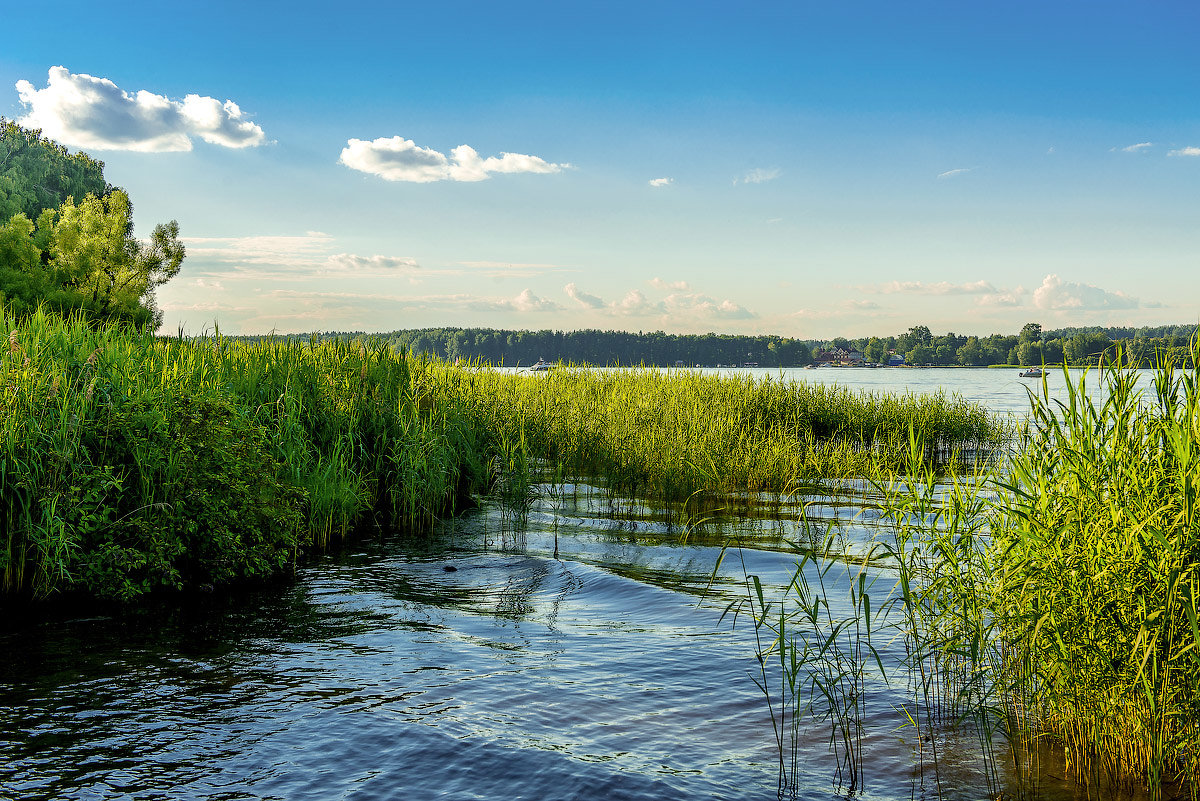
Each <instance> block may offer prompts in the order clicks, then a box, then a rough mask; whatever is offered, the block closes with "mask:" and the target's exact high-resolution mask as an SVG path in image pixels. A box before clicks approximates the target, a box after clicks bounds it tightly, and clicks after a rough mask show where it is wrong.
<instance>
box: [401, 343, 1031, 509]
mask: <svg viewBox="0 0 1200 801" xmlns="http://www.w3.org/2000/svg"><path fill="white" fill-rule="evenodd" d="M422 380H427V381H428V382H429V383H430V384H431V385H436V386H439V387H440V388H441V391H443V392H448V393H450V394H449V395H448V397H451V396H452V397H454V398H455V399H457V400H458V401H459V402H460V403H461V404H462V405H463V406H464V407H466V408H467V409H468V413H469V414H470V415H472V417H473V419H475V420H476V421H477V423H478V425H479V427H481V428H485V429H488V430H490V431H492V432H495V433H496V435H497V436H499V437H502V438H504V439H506V440H509V441H520V442H523V443H525V445H526V447H527V448H528V450H529V452H530V454H532V455H533V456H536V457H539V458H542V459H545V460H547V461H549V462H550V463H553V464H555V465H558V466H560V467H561V468H563V469H566V470H568V471H573V472H575V473H576V474H582V475H588V476H592V477H598V478H600V479H602V480H603V481H604V483H605V484H606V485H607V486H608V488H609V489H610V490H612V491H615V492H623V493H629V494H632V495H636V496H643V497H649V498H656V499H664V500H682V499H685V498H687V497H689V496H690V495H691V494H692V493H695V492H696V491H698V490H704V491H709V492H714V493H730V492H757V491H785V490H787V489H789V488H792V487H794V486H795V485H796V484H797V482H802V481H814V480H819V479H822V478H845V477H850V476H861V475H866V474H869V473H871V472H872V471H877V470H878V469H879V468H880V465H888V464H898V463H900V462H901V461H903V460H905V459H907V449H908V437H909V432H910V431H912V430H915V431H917V432H918V434H919V438H920V441H921V447H922V448H923V451H924V454H925V457H926V458H927V459H928V460H929V461H930V462H936V463H941V464H944V463H948V462H951V461H953V460H955V459H956V458H958V457H959V456H961V455H963V454H968V453H976V452H978V451H987V450H989V449H993V448H996V447H997V446H998V445H999V444H1000V443H1001V442H1002V441H1003V440H1004V438H1005V437H1006V436H1007V434H1008V432H1007V429H1006V428H1005V426H1004V425H1003V424H1002V423H1001V422H999V421H997V420H996V419H995V418H993V417H991V416H989V415H988V414H987V413H986V411H985V410H984V409H983V408H982V407H980V406H977V405H975V404H971V403H968V402H966V401H964V400H962V399H961V398H958V397H954V396H947V395H945V394H933V395H925V396H914V395H890V394H871V393H862V392H854V391H851V390H848V389H845V388H843V387H837V386H827V385H820V384H818V385H810V384H804V383H797V382H792V381H783V380H777V379H771V378H766V379H762V380H755V379H753V378H751V377H748V376H745V377H726V376H715V375H702V374H697V373H693V372H691V371H679V372H675V371H663V370H658V369H655V368H641V369H617V370H603V371H597V370H589V369H580V368H566V369H559V370H555V371H552V372H551V373H550V374H548V375H542V376H522V375H514V374H505V373H500V372H496V371H492V370H488V369H474V368H471V367H461V366H442V365H431V366H430V368H429V375H428V377H427V378H423V379H422Z"/></svg>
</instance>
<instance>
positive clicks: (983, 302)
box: [975, 287, 1025, 309]
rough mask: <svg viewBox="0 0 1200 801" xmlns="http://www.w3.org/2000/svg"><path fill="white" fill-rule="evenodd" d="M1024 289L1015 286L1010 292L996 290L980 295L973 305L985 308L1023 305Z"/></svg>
mask: <svg viewBox="0 0 1200 801" xmlns="http://www.w3.org/2000/svg"><path fill="white" fill-rule="evenodd" d="M1024 295H1025V290H1024V289H1022V288H1021V287H1017V288H1016V289H1014V290H1013V291H1012V292H996V293H994V294H991V295H982V296H980V297H979V299H978V300H976V301H975V305H977V306H983V307H985V308H1005V309H1007V308H1014V307H1017V306H1024V305H1025V302H1024V300H1023V297H1022V296H1024Z"/></svg>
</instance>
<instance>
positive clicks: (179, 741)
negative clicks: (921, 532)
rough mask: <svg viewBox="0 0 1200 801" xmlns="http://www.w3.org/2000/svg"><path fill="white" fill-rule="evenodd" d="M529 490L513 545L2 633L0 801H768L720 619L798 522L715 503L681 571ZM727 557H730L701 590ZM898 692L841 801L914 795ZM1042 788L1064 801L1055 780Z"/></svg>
mask: <svg viewBox="0 0 1200 801" xmlns="http://www.w3.org/2000/svg"><path fill="white" fill-rule="evenodd" d="M808 372H809V373H813V372H820V371H808ZM828 372H833V371H828ZM845 372H850V373H855V374H860V375H863V376H864V378H866V377H869V376H873V375H874V374H886V373H895V372H900V371H845ZM904 372H907V373H912V374H926V375H928V374H931V373H934V372H938V371H904ZM944 372H956V373H960V374H964V375H966V374H983V375H984V376H986V375H987V373H988V372H992V373H994V372H995V371H944ZM798 377H800V378H808V376H798ZM996 377H997V378H1001V377H999V376H996ZM1005 386H1007V384H1006V385H1005ZM1016 388H1017V389H1019V390H1020V392H1021V393H1023V392H1024V389H1023V385H1021V384H1019V383H1018V384H1017V387H1016ZM892 389H895V387H892ZM963 394H964V395H966V394H967V393H966V392H964V393H963ZM968 397H969V395H968ZM1005 397H1007V396H1005ZM1022 397H1023V395H1022ZM1005 403H1007V401H1005ZM543 490H544V491H543V493H542V497H541V499H540V500H539V501H538V503H537V504H536V505H535V507H534V509H533V511H532V513H531V515H530V518H529V523H528V526H527V527H526V528H525V529H524V530H522V531H516V530H514V528H515V527H514V526H513V525H512V521H511V520H510V519H508V518H507V517H506V515H505V514H504V513H503V512H502V511H501V510H499V509H497V508H495V507H485V508H483V509H481V510H479V511H478V512H476V513H472V514H470V515H466V516H464V517H462V518H460V519H458V520H454V521H450V522H449V523H447V525H446V526H444V527H443V529H442V530H441V531H440V532H438V534H437V535H435V536H434V537H432V538H430V539H429V540H428V541H425V542H421V543H416V544H414V543H412V542H411V541H405V540H402V539H399V538H389V537H385V536H375V537H368V538H366V539H364V540H362V541H360V542H358V543H356V544H355V545H354V546H352V547H350V548H348V549H347V550H346V551H345V552H343V553H340V554H336V555H329V556H324V557H319V558H316V559H313V560H311V561H310V562H308V563H307V564H305V565H303V566H302V567H301V569H300V570H299V571H298V573H297V575H296V576H295V578H294V580H291V581H288V582H283V583H280V584H277V585H272V586H269V587H264V588H261V589H256V590H252V591H250V590H244V591H240V592H237V593H235V594H233V595H229V596H221V597H217V596H203V597H199V598H190V599H166V600H159V601H154V602H150V603H146V604H142V605H140V606H138V607H135V608H129V609H122V610H116V609H107V608H100V607H97V608H95V609H92V610H82V611H81V610H79V609H75V610H73V611H71V612H65V611H63V610H55V609H53V608H49V609H45V610H42V611H40V612H38V613H37V614H34V615H32V616H30V615H29V614H28V613H27V612H25V611H20V612H19V613H15V614H14V613H12V612H10V616H9V618H8V619H7V620H5V621H4V622H3V623H0V798H3V799H10V798H11V799H17V798H20V799H67V798H70V799H116V798H122V799H124V798H128V799H175V798H186V799H226V800H232V799H289V801H290V800H291V799H341V798H347V799H348V798H353V799H390V798H398V799H434V798H440V799H631V800H632V799H647V800H648V799H676V798H678V799H684V798H687V799H707V798H714V799H772V798H775V797H776V795H777V784H776V782H777V776H778V773H777V765H778V763H777V760H778V752H777V749H776V742H775V739H774V735H773V733H772V728H771V721H770V717H769V714H768V711H767V707H766V705H765V703H764V700H763V695H762V693H761V692H760V691H759V689H758V688H757V687H756V686H755V684H754V681H753V678H752V677H753V676H754V675H756V672H757V661H756V660H755V657H754V653H755V648H756V643H755V640H754V632H753V628H752V627H751V626H750V625H748V623H747V621H746V620H745V618H744V616H743V617H742V618H741V619H739V620H738V622H737V624H736V626H734V625H731V623H732V619H731V617H730V616H726V617H725V618H724V620H722V614H723V612H724V611H725V609H726V607H727V605H728V604H730V603H731V602H735V601H737V600H738V599H739V598H742V597H744V594H745V590H744V576H745V572H749V573H753V574H756V575H759V576H761V577H762V578H763V580H764V581H765V582H767V584H768V585H769V586H773V587H778V586H780V585H782V584H784V583H786V581H787V579H788V577H789V576H790V575H791V572H792V569H793V566H794V564H795V560H796V557H795V555H794V554H792V553H790V552H788V549H787V546H786V544H785V539H794V538H795V537H797V536H798V535H799V533H800V530H799V528H798V525H797V523H796V518H797V515H798V511H799V504H800V503H801V502H803V500H804V499H799V500H797V499H786V498H785V499H780V498H771V497H753V498H741V499H736V500H731V503H730V504H729V505H728V506H727V507H726V508H725V509H724V510H723V511H720V512H717V513H714V514H715V516H716V518H717V519H716V520H714V521H713V522H711V523H709V524H708V525H707V526H705V527H703V528H701V529H700V530H698V531H697V532H695V533H694V534H693V535H692V536H691V538H690V539H688V540H687V542H686V544H684V543H682V542H681V539H680V528H679V518H678V516H677V512H671V511H668V510H662V509H655V508H652V507H646V506H643V505H642V504H639V503H636V502H633V501H631V500H628V499H616V498H611V497H609V496H607V495H605V494H604V493H603V492H600V491H597V490H595V489H593V488H590V487H586V486H582V485H580V486H570V487H563V488H555V490H554V491H553V492H551V491H550V490H549V488H543ZM864 492H865V490H864V488H862V487H860V486H855V485H854V484H852V483H851V484H846V485H844V486H843V487H842V488H841V489H840V491H837V492H831V493H829V494H826V495H824V496H822V497H821V498H819V499H818V500H819V504H818V505H817V506H815V507H813V511H815V512H816V513H817V514H818V515H819V516H820V517H823V518H827V519H836V520H839V521H841V523H840V525H841V528H842V530H843V532H844V537H845V538H846V542H847V546H848V548H849V549H850V550H851V551H853V549H854V547H855V546H856V544H857V545H861V546H864V547H865V544H866V542H867V541H868V540H869V538H870V536H871V530H870V520H869V518H863V517H861V516H859V517H857V518H856V513H857V512H858V511H860V510H861V509H862V498H863V493H864ZM731 534H736V535H737V536H738V538H739V539H740V540H741V541H742V542H743V544H744V547H743V549H742V550H740V551H738V552H734V553H730V554H728V555H727V557H726V560H725V562H724V566H723V568H722V569H721V570H720V571H719V572H718V574H717V575H716V576H715V579H714V576H713V570H714V566H715V565H716V564H717V558H718V555H719V554H720V545H721V543H722V542H724V541H725V539H726V538H727V537H728V536H729V535H731ZM447 567H451V568H454V570H453V571H447V570H446V568H447ZM878 575H879V579H878V581H879V587H880V588H881V591H886V588H887V587H890V582H889V577H888V576H887V573H886V570H885V569H880V571H879V573H878ZM833 597H834V601H833V603H834V605H835V607H836V604H837V603H838V601H837V600H836V594H834V596H833ZM898 647H899V646H896V645H891V646H887V645H885V646H884V648H883V651H884V657H885V659H886V660H889V661H895V660H898V659H899V657H900V654H899V653H898V652H896V650H895V649H896V648H898ZM906 692H907V688H906V687H904V686H896V685H895V684H886V683H884V682H882V681H880V680H879V679H878V677H875V678H873V679H871V680H869V681H868V686H867V693H868V702H867V709H868V720H867V724H868V727H867V728H868V731H869V732H870V734H869V735H868V737H867V740H866V743H865V754H866V757H865V764H866V787H865V788H864V789H862V790H860V792H859V793H858V796H857V797H861V798H865V799H910V798H914V797H916V798H934V797H937V795H938V787H937V784H936V783H935V782H934V779H933V775H932V771H931V769H930V765H929V761H930V760H929V752H930V746H929V745H928V744H921V743H919V742H918V741H917V738H916V737H915V736H914V735H913V733H912V730H911V729H906V728H903V727H902V725H901V724H902V722H903V721H902V716H901V715H900V713H899V712H898V711H897V707H898V706H900V705H901V704H902V703H903V701H904V698H905V697H906ZM828 736H829V735H828V731H827V730H826V729H824V728H822V727H820V726H815V725H814V726H811V727H806V728H805V729H803V730H802V731H801V735H800V737H801V740H800V754H801V756H800V759H799V769H800V774H799V785H800V788H801V789H800V792H799V796H800V797H801V798H813V799H818V798H819V799H826V798H832V797H836V796H837V795H838V794H837V792H836V788H835V785H834V782H833V765H832V760H831V758H830V755H829V748H828ZM938 745H939V747H940V760H941V764H942V768H941V785H942V791H943V792H945V794H946V796H947V797H950V798H962V799H976V798H984V797H988V795H989V792H991V790H990V788H989V787H988V786H987V785H986V784H985V783H984V781H983V777H982V774H981V773H980V771H979V764H978V750H979V747H978V745H977V743H975V741H974V739H973V738H972V737H969V736H968V737H963V736H958V737H956V736H954V735H952V734H950V733H947V734H946V737H945V739H944V741H943V742H941V743H939V744H938ZM923 768H924V770H923ZM1043 784H1044V788H1043V791H1042V793H1041V794H1040V796H1039V797H1040V798H1043V799H1062V798H1075V797H1083V796H1082V795H1081V794H1080V793H1079V791H1077V789H1076V788H1072V787H1071V785H1070V784H1069V783H1067V782H1065V781H1062V780H1060V779H1058V778H1057V776H1056V775H1055V774H1054V772H1053V771H1051V772H1050V773H1049V774H1048V775H1047V776H1046V777H1045V778H1044V779H1043ZM1000 789H1004V788H1000ZM993 795H994V793H993Z"/></svg>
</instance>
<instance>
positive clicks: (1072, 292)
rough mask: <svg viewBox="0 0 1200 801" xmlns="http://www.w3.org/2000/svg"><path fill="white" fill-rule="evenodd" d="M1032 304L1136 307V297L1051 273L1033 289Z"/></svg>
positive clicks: (1070, 307)
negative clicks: (1067, 279)
mask: <svg viewBox="0 0 1200 801" xmlns="http://www.w3.org/2000/svg"><path fill="white" fill-rule="evenodd" d="M1033 305H1035V306H1037V307H1038V308H1039V309H1047V310H1051V311H1058V310H1072V311H1096V310H1103V309H1136V308H1138V307H1139V306H1140V305H1141V304H1140V303H1139V302H1138V299H1137V298H1134V297H1130V296H1129V295H1126V294H1124V293H1123V292H1108V291H1107V290H1104V289H1101V288H1100V287H1096V286H1092V285H1091V284H1077V283H1072V282H1069V281H1063V280H1062V279H1061V278H1059V277H1058V276H1057V275H1055V274H1053V273H1051V274H1050V275H1047V276H1046V278H1045V279H1044V280H1043V281H1042V285H1041V286H1039V287H1038V288H1037V289H1035V290H1034V291H1033Z"/></svg>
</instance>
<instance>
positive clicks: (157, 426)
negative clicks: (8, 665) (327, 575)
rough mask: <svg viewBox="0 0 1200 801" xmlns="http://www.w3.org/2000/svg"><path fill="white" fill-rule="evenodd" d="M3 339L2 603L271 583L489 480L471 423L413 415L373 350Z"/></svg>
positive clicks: (396, 367)
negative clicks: (366, 531) (351, 538)
mask: <svg viewBox="0 0 1200 801" xmlns="http://www.w3.org/2000/svg"><path fill="white" fill-rule="evenodd" d="M0 321H2V322H3V329H4V330H5V331H8V332H10V333H9V335H8V337H7V341H5V342H4V344H3V346H2V347H0V435H2V440H0V530H2V531H3V532H4V534H3V540H2V541H0V590H2V591H3V592H4V593H6V594H10V595H22V594H24V595H33V596H35V597H44V596H47V595H49V594H51V593H54V592H58V591H63V590H81V591H84V592H87V593H91V594H95V595H100V596H108V597H119V598H129V597H133V596H136V595H139V594H142V593H145V592H148V591H151V590H154V589H156V588H160V587H182V586H198V585H204V584H220V583H225V582H229V581H233V580H236V579H240V578H245V577H250V576H263V575H268V574H271V573H273V572H276V571H278V570H279V569H281V568H283V567H285V566H286V565H288V564H290V563H293V562H294V561H295V559H296V557H297V554H298V553H299V552H300V551H302V550H304V549H307V548H314V547H316V548H319V547H324V546H325V545H327V544H328V543H329V541H330V540H331V539H336V538H340V537H343V536H345V535H346V533H347V532H348V531H350V529H351V528H353V527H354V526H355V525H357V524H358V523H360V522H361V521H362V520H363V519H364V518H365V517H366V516H368V515H373V516H375V517H376V518H378V519H380V520H381V521H382V522H384V523H388V524H394V525H400V526H405V527H410V528H419V527H424V526H428V525H429V524H430V523H431V522H432V521H433V520H434V519H435V517H437V516H438V515H440V514H442V513H444V512H447V511H451V510H453V509H454V508H455V506H456V504H459V503H460V502H461V501H462V499H463V498H464V496H465V495H466V494H467V492H468V491H469V490H470V489H471V488H472V487H473V486H474V485H475V484H476V483H478V482H480V481H481V480H482V479H483V476H484V467H483V465H484V464H485V462H486V457H485V455H484V454H483V451H482V447H483V445H484V442H485V440H484V439H483V438H482V437H480V436H478V435H477V433H476V432H475V431H474V430H473V429H472V428H471V427H470V425H468V422H467V420H466V418H465V417H464V415H463V414H462V410H461V409H459V408H457V407H455V406H453V405H445V404H444V405H442V406H440V407H438V408H437V409H433V408H429V407H425V408H422V407H421V405H420V404H419V403H418V402H417V399H416V398H414V395H413V384H412V381H411V380H410V378H411V375H410V370H409V363H408V359H407V358H406V357H405V356H404V355H402V354H397V353H396V352H394V351H393V350H391V349H390V348H388V347H386V346H383V345H380V346H378V347H362V346H359V345H350V344H347V343H323V344H320V345H317V344H303V343H297V342H290V343H289V342H284V341H282V340H268V341H265V342H260V343H257V344H254V345H248V346H240V345H237V344H235V343H231V342H229V341H227V340H225V339H223V338H221V337H219V336H217V337H207V338H201V339H194V340H185V339H182V338H180V339H168V340H162V339H157V338H155V337H153V336H150V335H144V334H135V333H131V332H129V331H127V330H121V329H118V328H116V327H101V328H94V327H91V326H89V325H88V324H86V323H85V322H83V321H81V320H78V319H72V320H63V319H61V318H58V317H56V316H54V315H50V314H46V313H44V312H40V311H39V312H38V313H36V314H34V315H32V316H31V317H29V318H26V319H24V320H21V321H17V320H15V319H13V318H9V317H7V316H6V315H0Z"/></svg>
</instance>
